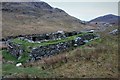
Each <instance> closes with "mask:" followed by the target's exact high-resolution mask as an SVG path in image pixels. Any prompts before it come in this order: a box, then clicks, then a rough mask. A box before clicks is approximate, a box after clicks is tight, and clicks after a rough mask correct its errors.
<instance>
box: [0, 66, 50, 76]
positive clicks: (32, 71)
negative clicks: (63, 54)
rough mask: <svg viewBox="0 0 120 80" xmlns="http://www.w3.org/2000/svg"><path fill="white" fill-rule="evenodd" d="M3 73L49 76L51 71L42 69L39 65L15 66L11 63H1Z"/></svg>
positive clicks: (8, 74) (9, 74)
mask: <svg viewBox="0 0 120 80" xmlns="http://www.w3.org/2000/svg"><path fill="white" fill-rule="evenodd" d="M2 67H3V68H2V70H3V75H7V76H9V77H10V76H12V77H13V76H14V77H18V76H19V77H33V76H34V77H35V76H39V77H49V76H51V75H52V72H49V71H47V70H42V69H41V68H40V67H26V68H24V67H16V66H15V65H13V64H3V66H2Z"/></svg>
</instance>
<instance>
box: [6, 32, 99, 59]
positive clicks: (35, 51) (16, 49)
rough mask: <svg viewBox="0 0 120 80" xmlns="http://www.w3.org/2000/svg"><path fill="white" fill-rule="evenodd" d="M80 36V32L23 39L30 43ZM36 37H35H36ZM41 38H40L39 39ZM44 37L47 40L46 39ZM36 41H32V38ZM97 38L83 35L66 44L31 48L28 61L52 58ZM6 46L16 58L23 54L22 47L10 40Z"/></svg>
mask: <svg viewBox="0 0 120 80" xmlns="http://www.w3.org/2000/svg"><path fill="white" fill-rule="evenodd" d="M77 34H80V32H67V33H64V32H59V33H58V32H57V33H50V34H42V35H39V34H38V35H31V36H25V37H24V39H28V40H29V39H30V40H31V41H33V40H34V41H42V40H44V39H47V40H57V39H59V38H60V39H62V38H66V37H70V36H73V35H77ZM36 36H37V37H36ZM41 36H42V37H41ZM46 36H47V37H48V38H46ZM34 37H35V38H36V39H33V38H34ZM96 37H97V36H96V35H94V34H84V35H82V36H78V37H76V38H75V39H74V40H69V41H66V42H60V43H57V44H51V45H47V46H39V47H36V48H31V51H30V52H29V55H28V56H29V57H30V61H34V60H38V59H41V58H43V57H45V56H53V55H55V54H59V53H62V52H64V51H67V50H70V49H71V48H73V47H78V46H82V45H84V44H85V43H87V42H89V41H90V40H92V39H94V38H96ZM7 46H8V50H9V52H10V53H11V54H12V55H14V56H15V57H16V58H19V57H20V56H21V55H22V54H23V53H24V52H25V50H24V47H23V46H22V45H21V44H14V43H13V42H11V41H10V40H8V41H7Z"/></svg>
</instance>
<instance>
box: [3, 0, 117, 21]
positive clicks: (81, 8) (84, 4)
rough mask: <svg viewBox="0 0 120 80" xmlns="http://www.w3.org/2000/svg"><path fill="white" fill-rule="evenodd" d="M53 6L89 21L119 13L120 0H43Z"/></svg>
mask: <svg viewBox="0 0 120 80" xmlns="http://www.w3.org/2000/svg"><path fill="white" fill-rule="evenodd" d="M2 1H4V2H5V1H7V2H17V1H19V2H21V1H22V2H29V1H30V2H31V1H32V2H33V1H35V2H36V1H40V0H2ZM42 1H44V2H47V3H48V4H50V5H51V6H52V7H55V8H60V9H62V10H64V11H66V12H67V13H68V14H70V15H71V16H74V17H77V18H79V19H81V20H85V21H89V20H91V19H93V18H96V17H98V16H103V15H106V14H115V15H118V1H119V0H99V1H98V0H89V1H88V0H42Z"/></svg>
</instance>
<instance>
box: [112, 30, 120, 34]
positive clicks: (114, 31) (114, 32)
mask: <svg viewBox="0 0 120 80" xmlns="http://www.w3.org/2000/svg"><path fill="white" fill-rule="evenodd" d="M119 33H120V31H119V30H118V29H115V30H113V31H111V32H110V34H113V35H118V34H119Z"/></svg>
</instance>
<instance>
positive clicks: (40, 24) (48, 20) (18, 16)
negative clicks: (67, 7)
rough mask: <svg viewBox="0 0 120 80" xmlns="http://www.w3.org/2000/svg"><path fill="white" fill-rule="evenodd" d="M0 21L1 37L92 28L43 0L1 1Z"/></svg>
mask: <svg viewBox="0 0 120 80" xmlns="http://www.w3.org/2000/svg"><path fill="white" fill-rule="evenodd" d="M2 22H3V23H2V29H3V30H2V31H3V32H2V33H3V37H7V36H16V35H21V34H37V33H46V32H47V33H48V32H54V31H57V30H64V31H73V30H77V31H78V30H81V29H85V28H93V27H91V26H87V25H82V24H81V20H79V19H77V18H75V17H72V16H70V15H69V14H67V13H66V12H65V11H63V10H61V9H58V8H53V7H51V6H50V5H49V4H47V3H45V2H3V3H2Z"/></svg>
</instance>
